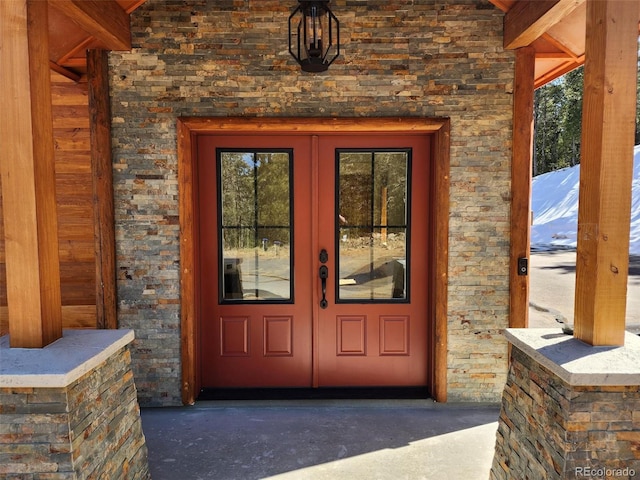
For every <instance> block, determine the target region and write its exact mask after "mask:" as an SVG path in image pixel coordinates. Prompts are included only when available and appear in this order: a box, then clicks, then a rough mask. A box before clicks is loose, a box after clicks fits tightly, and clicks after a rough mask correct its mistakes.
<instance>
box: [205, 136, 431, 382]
mask: <svg viewBox="0 0 640 480" xmlns="http://www.w3.org/2000/svg"><path fill="white" fill-rule="evenodd" d="M429 142H430V140H429V138H428V137H425V136H424V135H422V136H417V135H416V136H414V135H405V136H396V135H394V136H384V135H381V136H376V137H373V136H367V135H357V136H350V135H344V136H343V135H333V136H319V137H318V136H315V137H312V136H308V135H299V136H296V135H290V136H288V135H275V136H264V135H256V136H234V135H227V136H221V135H201V136H198V141H197V158H198V186H197V187H198V188H197V190H198V201H199V226H200V232H199V252H200V261H199V267H200V317H201V321H200V329H201V332H200V333H201V334H200V338H201V346H200V350H201V380H202V386H203V387H205V388H208V387H312V386H313V387H322V386H424V385H426V384H427V368H428V360H427V356H428V352H427V345H428V338H427V330H428V328H427V311H428V310H427V298H428V295H427V292H428V288H429V285H428V271H429V268H428V265H427V264H426V262H427V252H428V249H429V244H428V235H427V232H428V226H429V210H430V209H429V206H428V202H427V199H428V195H429V193H428V188H427V185H428V184H429V182H428V171H429V149H430V144H429ZM289 179H290V180H289ZM276 187H277V188H276ZM289 198H291V199H293V202H290V204H289V205H287V199H289ZM320 250H325V251H326V254H327V255H326V258H323V257H322V256H321V255H320ZM321 268H323V269H326V270H325V271H326V277H327V278H326V279H325V281H326V285H325V288H324V295H323V288H322V287H321V285H322V280H321V278H320V277H321V276H322V275H321ZM323 299H324V300H325V301H326V305H325V303H324V302H322V300H323ZM323 307H324V308H323Z"/></svg>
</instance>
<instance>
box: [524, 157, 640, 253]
mask: <svg viewBox="0 0 640 480" xmlns="http://www.w3.org/2000/svg"><path fill="white" fill-rule="evenodd" d="M633 160H634V162H633V197H632V202H631V236H630V240H631V243H630V246H629V253H631V254H634V255H640V145H638V146H636V147H635V149H634V156H633ZM579 188H580V165H577V166H575V167H571V168H563V169H562V170H556V171H555V172H549V173H544V174H542V175H538V176H537V177H534V179H533V185H532V199H531V208H532V210H533V215H534V221H533V226H532V228H531V246H532V247H534V248H535V247H538V248H540V247H547V246H556V247H573V248H575V247H576V244H577V230H578V191H579Z"/></svg>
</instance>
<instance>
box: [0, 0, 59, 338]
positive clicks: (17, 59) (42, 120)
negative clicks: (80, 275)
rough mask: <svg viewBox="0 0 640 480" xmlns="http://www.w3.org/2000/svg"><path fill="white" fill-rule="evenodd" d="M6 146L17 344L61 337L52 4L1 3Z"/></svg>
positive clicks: (12, 323) (1, 140)
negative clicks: (51, 66) (51, 69)
mask: <svg viewBox="0 0 640 480" xmlns="http://www.w3.org/2000/svg"><path fill="white" fill-rule="evenodd" d="M0 26H1V28H0V50H1V51H2V55H0V85H2V88H3V100H2V101H3V104H2V109H0V145H2V149H3V152H2V162H0V174H1V177H2V197H3V213H4V232H5V253H6V272H7V279H6V280H7V303H8V310H9V333H10V343H11V346H12V347H22V348H40V347H44V346H45V345H47V344H49V343H51V342H53V341H55V340H57V339H58V338H60V337H61V336H62V320H61V317H62V313H61V312H62V309H61V300H60V264H59V257H58V255H59V254H58V225H57V212H56V195H55V161H54V143H53V119H52V113H51V77H50V72H49V32H48V11H47V4H46V2H39V1H31V0H29V1H27V0H3V1H2V2H0Z"/></svg>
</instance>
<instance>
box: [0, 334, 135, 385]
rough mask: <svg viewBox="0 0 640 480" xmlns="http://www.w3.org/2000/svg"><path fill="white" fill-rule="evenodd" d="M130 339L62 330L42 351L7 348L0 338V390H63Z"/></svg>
mask: <svg viewBox="0 0 640 480" xmlns="http://www.w3.org/2000/svg"><path fill="white" fill-rule="evenodd" d="M133 339H134V333H133V330H65V331H64V332H63V336H62V338H60V339H58V340H56V341H55V342H53V343H51V344H50V345H47V346H46V347H44V348H9V336H8V335H5V336H3V337H0V388H64V387H67V386H68V385H70V384H71V383H72V382H74V381H75V380H77V379H78V378H80V377H81V376H82V375H84V374H85V373H87V372H89V371H91V370H92V369H94V368H96V367H97V366H98V365H100V364H101V363H102V362H104V361H105V360H107V359H108V358H109V357H110V356H112V355H113V354H114V353H115V352H117V351H118V350H119V349H121V348H123V347H125V346H126V345H128V344H129V343H131V342H132V341H133Z"/></svg>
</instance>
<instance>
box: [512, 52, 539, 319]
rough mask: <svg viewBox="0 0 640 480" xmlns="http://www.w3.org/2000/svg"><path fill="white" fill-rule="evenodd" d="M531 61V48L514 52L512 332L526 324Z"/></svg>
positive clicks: (530, 162) (532, 63)
mask: <svg viewBox="0 0 640 480" xmlns="http://www.w3.org/2000/svg"><path fill="white" fill-rule="evenodd" d="M535 61H536V59H535V50H534V49H533V47H522V48H519V49H518V50H516V67H515V68H516V71H515V82H514V92H513V142H512V143H513V154H512V158H511V247H510V264H509V326H510V327H512V328H526V327H527V326H528V323H529V276H528V274H527V275H520V274H519V271H518V259H519V258H526V259H527V261H528V260H529V253H530V250H529V245H530V239H531V168H532V159H533V154H532V152H533V95H534V85H533V84H534V80H535V78H534V77H535V75H534V68H535Z"/></svg>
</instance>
